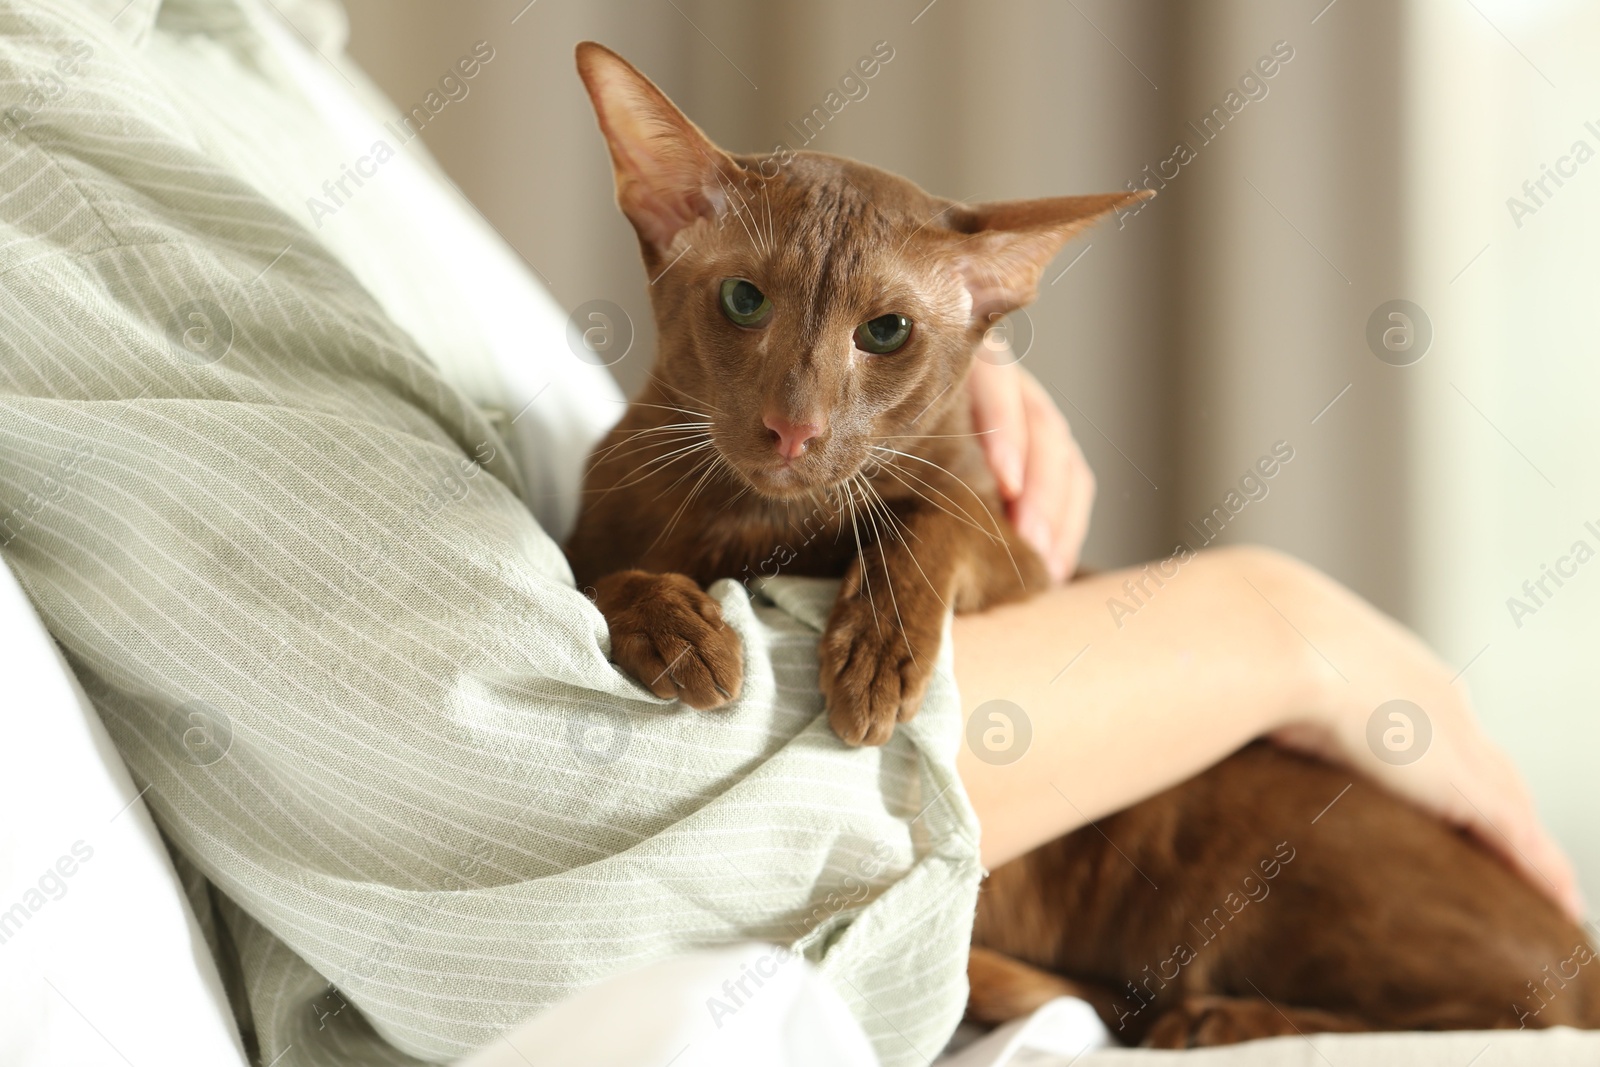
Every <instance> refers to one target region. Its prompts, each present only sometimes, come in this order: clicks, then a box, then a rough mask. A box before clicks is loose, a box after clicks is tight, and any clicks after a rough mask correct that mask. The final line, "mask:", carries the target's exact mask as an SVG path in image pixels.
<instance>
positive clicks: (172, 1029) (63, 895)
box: [0, 564, 244, 1067]
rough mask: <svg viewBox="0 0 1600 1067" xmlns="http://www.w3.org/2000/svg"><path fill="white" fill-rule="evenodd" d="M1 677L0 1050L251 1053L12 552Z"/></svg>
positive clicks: (2, 585) (141, 809)
mask: <svg viewBox="0 0 1600 1067" xmlns="http://www.w3.org/2000/svg"><path fill="white" fill-rule="evenodd" d="M0 679H4V683H3V684H4V690H3V692H4V700H5V705H4V706H5V710H6V731H5V742H4V744H0V816H3V817H0V1005H3V1007H0V1064H4V1065H5V1067H64V1065H68V1064H70V1065H72V1067H98V1065H100V1064H106V1065H108V1067H110V1065H115V1067H127V1064H128V1063H129V1062H132V1063H135V1064H140V1065H143V1064H157V1063H165V1064H206V1065H208V1067H223V1065H225V1064H243V1063H244V1052H243V1049H242V1048H241V1047H240V1045H239V1037H238V1032H237V1030H236V1029H235V1027H234V1023H233V1013H232V1012H231V1011H230V1010H229V1008H228V1004H227V998H226V997H225V996H224V995H223V992H222V982H221V979H220V978H219V977H218V975H217V969H216V966H215V964H213V963H212V960H211V954H210V952H209V951H208V950H207V948H206V944H205V941H204V940H203V938H202V937H201V934H200V928H199V926H198V925H197V924H196V922H195V918H194V915H193V913H192V912H191V911H190V909H189V905H188V902H187V901H186V900H185V898H184V896H183V892H182V890H181V889H180V887H179V885H178V876H177V874H176V872H175V871H174V870H173V868H172V861H171V860H170V859H169V858H168V856H167V850H166V846H164V845H163V844H162V842H161V838H160V835H159V834H157V832H156V828H155V824H154V823H153V822H151V820H150V813H149V811H148V810H147V809H146V808H145V806H144V802H143V801H139V800H134V797H135V795H136V794H137V793H138V787H137V786H135V785H134V784H133V782H132V780H131V779H130V778H129V776H128V771H127V768H126V767H124V766H123V763H122V760H121V759H120V758H119V757H118V756H117V750H116V748H115V747H114V746H113V745H112V743H111V738H110V737H109V736H107V734H106V729H105V727H104V726H102V725H101V723H100V719H99V717H98V716H97V715H95V713H94V710H93V708H91V707H90V706H89V703H88V701H87V700H86V699H85V698H84V695H83V692H82V690H81V689H79V687H78V683H77V682H76V681H75V680H74V679H73V677H72V674H71V672H70V671H68V670H67V667H66V664H65V663H64V662H62V659H61V653H60V652H59V651H57V649H56V646H55V642H53V641H52V640H51V639H50V635H49V634H47V633H46V632H45V629H44V625H43V624H42V623H41V622H40V621H39V617H38V616H37V615H36V614H35V613H34V611H33V608H32V607H31V606H30V605H29V603H28V600H27V597H26V596H24V595H23V592H22V589H21V587H20V586H18V585H17V580H16V577H15V576H14V575H13V574H12V573H11V569H10V568H9V567H7V566H5V565H4V564H0ZM130 801H132V803H130ZM74 846H77V852H76V855H74V851H73V849H74ZM63 857H65V858H66V861H65V862H63ZM58 863H61V866H60V867H59V868H58V867H57V866H56V865H57V864H58ZM65 871H71V872H72V873H71V874H70V875H65V874H64V872H65ZM41 879H43V880H44V885H43V886H42V887H41V884H40V883H41ZM30 903H32V904H36V905H38V907H37V910H32V909H31V908H30V907H29V904H30ZM17 908H21V909H23V911H22V912H18V911H17V910H16V909H17ZM24 912H25V913H26V917H24V916H23V913H24Z"/></svg>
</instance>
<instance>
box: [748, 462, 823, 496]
mask: <svg viewBox="0 0 1600 1067" xmlns="http://www.w3.org/2000/svg"><path fill="white" fill-rule="evenodd" d="M739 473H740V474H741V475H742V476H743V477H744V480H745V481H746V482H748V483H749V484H750V488H751V489H753V490H755V492H756V494H757V495H758V496H762V497H765V498H767V499H768V500H779V501H792V500H802V499H811V498H815V497H816V496H817V495H818V494H820V493H823V492H825V491H826V490H827V489H828V488H830V487H831V485H832V483H831V482H819V481H818V480H817V479H816V477H815V476H813V475H808V474H805V473H803V472H801V471H800V470H797V469H796V468H794V467H792V466H787V465H785V466H775V467H767V468H764V469H761V470H756V471H748V470H745V471H740V472H739Z"/></svg>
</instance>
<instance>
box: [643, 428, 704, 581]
mask: <svg viewBox="0 0 1600 1067" xmlns="http://www.w3.org/2000/svg"><path fill="white" fill-rule="evenodd" d="M721 458H722V456H721V454H720V453H716V452H713V453H712V454H711V458H710V459H709V460H707V461H706V463H705V464H704V466H705V472H704V473H703V474H701V475H700V477H699V479H698V480H697V481H696V482H695V483H694V486H693V488H691V489H690V490H689V492H688V493H687V494H685V495H684V498H683V502H682V503H680V504H679V505H678V508H677V510H676V511H674V512H673V513H672V518H671V519H669V520H668V521H667V525H666V526H665V527H663V528H662V530H661V532H660V533H659V534H657V535H656V539H655V540H654V541H652V542H650V547H649V548H647V549H645V550H644V553H643V554H644V555H647V556H648V555H649V554H650V553H651V552H652V551H654V549H655V547H656V545H658V544H660V543H661V542H662V541H664V540H665V539H666V538H668V537H670V536H672V531H673V530H675V529H677V528H678V523H679V521H680V520H682V518H683V516H684V514H685V513H686V512H687V511H688V510H689V505H690V504H692V503H694V498H695V497H697V496H699V495H700V490H701V489H703V488H705V484H706V481H707V479H709V478H710V477H711V476H712V475H714V474H716V473H717V463H718V461H719V460H721ZM698 469H699V468H698V467H695V468H691V470H690V471H689V474H693V473H694V471H695V470H698ZM684 477H688V475H684ZM678 481H679V482H681V481H683V478H679V479H678ZM677 484H678V482H674V483H673V485H677Z"/></svg>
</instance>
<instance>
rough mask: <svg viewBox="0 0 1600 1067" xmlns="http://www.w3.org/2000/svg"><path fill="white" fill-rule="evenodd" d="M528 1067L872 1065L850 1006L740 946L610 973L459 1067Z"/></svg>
mask: <svg viewBox="0 0 1600 1067" xmlns="http://www.w3.org/2000/svg"><path fill="white" fill-rule="evenodd" d="M757 972H760V974H765V975H767V977H765V978H759V975H757ZM753 975H755V977H752V976H753ZM758 980H759V981H760V984H759V986H758V985H757V984H756V983H757V981H758ZM741 982H742V990H741V988H740V987H739V985H738V984H739V983H741ZM741 992H743V993H745V994H748V995H745V996H741ZM713 1004H716V1005H717V1007H716V1008H713V1007H712V1005H713ZM731 1004H737V1005H738V1007H737V1008H736V1009H734V1010H733V1011H732V1012H731V1013H729V1012H728V1011H727V1009H726V1008H725V1007H722V1006H723V1005H731ZM530 1063H536V1064H538V1065H539V1067H637V1065H640V1064H651V1065H655V1064H667V1063H671V1064H672V1067H749V1065H751V1064H760V1065H761V1067H876V1065H877V1063H878V1060H877V1057H876V1056H874V1055H873V1053H872V1046H871V1045H869V1044H868V1043H867V1038H866V1035H865V1034H864V1033H862V1031H861V1027H860V1026H858V1025H857V1024H856V1021H855V1019H854V1017H853V1016H852V1015H851V1014H850V1009H849V1008H847V1007H845V1004H844V1001H842V1000H840V999H839V995H838V994H837V993H835V992H834V991H833V988H832V987H831V986H830V985H829V984H828V983H827V982H826V981H824V980H823V979H822V978H821V977H820V976H819V975H818V974H817V972H816V969H815V968H813V967H812V966H811V965H810V964H809V963H807V962H806V961H805V960H804V959H802V958H799V957H797V956H793V955H787V954H785V953H784V952H783V950H782V949H779V948H776V947H774V946H772V945H763V944H749V945H737V946H733V947H730V948H725V949H718V950H715V951H708V952H695V953H690V954H687V955H683V956H678V957H676V958H674V959H670V960H663V961H661V962H659V963H655V964H651V965H650V966H648V967H644V968H641V969H640V970H637V971H632V972H630V973H628V974H623V975H618V976H616V977H614V978H611V979H609V980H607V981H606V982H603V983H601V984H600V985H597V986H593V987H591V988H589V989H586V990H584V991H583V992H581V993H579V994H577V995H576V996H573V997H569V998H568V999H566V1000H565V1001H563V1002H562V1003H560V1004H558V1005H556V1006H555V1007H553V1008H551V1009H550V1010H548V1011H546V1012H545V1013H543V1014H542V1015H539V1016H537V1017H535V1018H534V1019H532V1020H530V1021H529V1022H527V1023H524V1024H523V1025H522V1026H520V1027H518V1028H517V1029H516V1030H515V1031H514V1032H513V1033H511V1034H509V1035H508V1036H506V1037H504V1038H502V1039H501V1040H499V1041H496V1042H494V1043H493V1044H492V1045H490V1046H489V1047H488V1048H486V1049H484V1050H483V1051H482V1052H480V1053H478V1054H477V1055H475V1056H472V1057H469V1058H468V1059H466V1060H464V1061H462V1063H461V1064H460V1065H459V1067H526V1065H527V1064H530Z"/></svg>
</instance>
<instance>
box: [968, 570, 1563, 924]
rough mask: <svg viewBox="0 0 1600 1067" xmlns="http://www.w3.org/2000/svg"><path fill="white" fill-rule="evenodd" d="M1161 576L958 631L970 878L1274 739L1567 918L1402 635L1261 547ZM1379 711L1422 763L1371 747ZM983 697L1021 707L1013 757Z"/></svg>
mask: <svg viewBox="0 0 1600 1067" xmlns="http://www.w3.org/2000/svg"><path fill="white" fill-rule="evenodd" d="M1174 562H1175V561H1174ZM1172 570H1173V564H1172V563H1168V564H1167V566H1166V569H1165V571H1163V570H1161V569H1158V567H1157V566H1156V565H1154V564H1152V565H1149V566H1147V567H1143V568H1139V569H1130V570H1124V571H1114V572H1111V573H1107V574H1100V575H1094V576H1092V577H1088V578H1083V579H1080V580H1078V581H1075V582H1072V583H1070V584H1069V585H1066V586H1063V587H1059V588H1056V589H1053V590H1052V591H1050V592H1049V593H1047V594H1045V595H1043V596H1039V597H1036V598H1034V599H1032V600H1029V601H1026V602H1024V603H1021V604H1014V605H1008V606H1005V607H1001V608H996V609H994V610H992V611H988V612H985V613H982V614H977V615H965V616H960V617H958V618H957V619H956V620H955V624H954V644H955V650H954V651H955V673H956V680H957V682H958V683H959V686H960V689H961V699H962V704H963V711H964V713H965V715H966V716H967V717H968V718H969V719H970V717H971V716H972V715H973V713H974V712H980V715H979V721H978V724H977V726H976V727H975V728H974V727H973V725H972V724H971V723H970V722H969V724H968V727H969V728H968V730H967V739H966V741H965V743H964V745H963V747H962V750H961V753H960V757H959V759H958V767H959V769H960V773H961V778H962V782H963V783H964V784H965V786H966V788H967V792H968V794H969V796H970V797H971V799H972V803H973V806H974V807H975V809H976V810H977V813H978V819H979V822H980V823H981V824H982V827H983V842H982V856H983V862H984V864H985V866H987V867H990V868H993V867H996V866H998V865H1000V864H1001V863H1004V862H1005V861H1007V860H1009V859H1013V858H1015V857H1017V856H1020V855H1022V854H1023V853H1024V852H1027V851H1028V850H1030V849H1032V848H1035V847H1036V846H1038V845H1040V844H1043V843H1044V842H1046V841H1049V840H1051V839H1053V838H1056V837H1059V836H1060V835H1062V834H1064V833H1068V832H1070V831H1072V830H1075V829H1077V828H1078V827H1080V826H1083V825H1084V824H1085V823H1087V822H1089V821H1091V820H1095V819H1098V818H1100V817H1102V816H1105V815H1108V814H1110V813H1111V812H1114V811H1117V810H1120V809H1122V808H1124V807H1127V806H1128V805H1130V804H1133V803H1135V802H1137V801H1139V800H1141V799H1143V798H1145V797H1147V796H1150V795H1152V794H1154V793H1156V792H1159V791H1160V790H1162V789H1164V788H1166V787H1168V786H1170V785H1173V784H1175V783H1177V782H1180V781H1183V780H1184V779H1186V778H1189V777H1191V776H1192V775H1194V774H1197V773H1199V772H1200V771H1202V770H1204V769H1205V768H1206V767H1209V766H1211V765H1212V764H1214V763H1216V762H1217V761H1218V760H1220V759H1222V758H1223V757H1224V756H1226V755H1228V754H1229V753H1230V752H1233V751H1234V750H1235V749H1237V748H1239V747H1240V746H1241V745H1243V744H1245V743H1246V742H1248V741H1250V740H1251V739H1253V738H1256V737H1260V736H1263V735H1266V734H1274V735H1275V736H1277V737H1278V739H1279V740H1280V741H1283V742H1285V743H1288V744H1292V745H1293V746H1294V747H1296V748H1300V749H1302V750H1305V751H1308V752H1312V753H1313V754H1316V755H1320V756H1323V757H1324V758H1327V759H1330V760H1333V761H1335V762H1341V763H1345V764H1347V765H1350V766H1352V767H1354V768H1357V769H1359V770H1360V771H1361V772H1362V773H1364V774H1366V775H1368V776H1369V777H1371V778H1374V779H1376V780H1378V781H1379V782H1381V783H1382V784H1384V785H1386V786H1387V787H1388V788H1390V789H1392V790H1394V791H1395V792H1397V793H1399V794H1401V795H1402V796H1405V797H1408V798H1409V799H1411V800H1412V801H1413V802H1415V803H1418V804H1420V805H1422V806H1423V807H1424V808H1426V809H1428V810H1430V811H1433V812H1435V813H1436V814H1438V815H1440V816H1442V817H1443V818H1445V819H1448V820H1449V821H1451V822H1452V823H1455V824H1458V825H1462V826H1465V827H1467V828H1468V829H1470V830H1471V831H1472V832H1473V833H1475V834H1477V835H1478V836H1479V837H1480V839H1482V840H1483V842H1484V843H1485V844H1487V845H1489V846H1490V847H1491V848H1493V849H1494V850H1495V851H1497V852H1499V853H1500V854H1501V855H1502V856H1504V857H1505V858H1506V859H1507V861H1508V862H1510V863H1511V864H1512V865H1513V866H1515V867H1516V868H1518V869H1519V870H1520V871H1522V873H1523V874H1524V875H1525V876H1527V877H1528V878H1529V880H1530V881H1532V882H1533V883H1534V884H1535V885H1536V886H1538V887H1539V888H1540V889H1542V890H1544V891H1545V892H1547V893H1549V894H1550V895H1551V896H1552V897H1554V898H1556V899H1557V900H1558V901H1559V902H1560V903H1562V904H1563V905H1564V906H1565V907H1566V908H1567V909H1568V910H1569V911H1576V910H1577V909H1579V908H1580V906H1581V905H1580V903H1579V901H1578V895H1577V891H1576V884H1575V881H1574V879H1573V875H1572V871H1571V867H1570V864H1569V863H1568V862H1567V860H1566V857H1565V856H1564V855H1563V854H1562V852H1561V850H1560V848H1559V847H1558V846H1556V844H1555V843H1554V841H1553V840H1552V839H1551V838H1550V837H1549V835H1548V834H1547V833H1546V832H1545V831H1544V829H1543V828H1542V827H1541V826H1540V825H1539V822H1538V818H1537V815H1536V814H1535V812H1534V809H1533V805H1532V802H1531V800H1530V798H1529V795H1528V793H1527V791H1526V789H1525V788H1524V787H1523V785H1522V783H1521V780H1520V779H1519V777H1518V776H1517V774H1516V771H1515V770H1514V768H1513V767H1512V766H1511V764H1510V762H1509V761H1508V760H1507V759H1506V757H1505V756H1504V755H1503V754H1502V753H1501V752H1500V751H1499V749H1497V748H1496V747H1495V746H1494V745H1492V744H1491V743H1490V742H1489V741H1488V740H1487V739H1486V738H1485V737H1484V736H1483V734H1482V733H1481V731H1480V730H1479V729H1478V727H1477V725H1476V722H1475V721H1474V718H1473V715H1472V712H1471V707H1470V702H1469V700H1468V698H1467V695H1466V691H1465V687H1464V686H1463V685H1461V684H1460V683H1459V682H1457V681H1456V679H1455V678H1454V673H1455V672H1453V671H1452V670H1450V669H1449V668H1448V667H1446V666H1445V665H1444V664H1442V663H1441V662H1439V660H1438V659H1437V657H1435V656H1434V655H1433V654H1432V653H1431V652H1429V651H1428V649H1427V648H1426V647H1425V646H1424V645H1423V644H1422V643H1421V642H1420V641H1418V640H1417V638H1416V637H1415V636H1413V635H1412V634H1410V633H1408V632H1407V631H1406V630H1404V629H1403V628H1402V627H1400V626H1399V625H1398V624H1396V623H1395V622H1393V621H1392V620H1390V619H1388V618H1386V617H1385V616H1383V615H1382V614H1381V613H1379V612H1378V611H1376V610H1375V609H1373V608H1372V607H1371V606H1370V605H1368V604H1366V603H1365V602H1364V601H1362V600H1360V599H1359V598H1357V597H1356V596H1354V595H1353V594H1351V593H1350V592H1348V591H1347V590H1345V589H1343V588H1342V587H1340V586H1338V585H1337V584H1336V583H1334V582H1332V581H1330V580H1329V579H1327V578H1326V577H1324V576H1323V575H1321V574H1319V573H1318V572H1316V571H1315V570H1314V569H1312V568H1310V567H1307V566H1305V565H1304V564H1301V563H1298V562H1296V561H1294V560H1291V559H1289V558H1288V557H1285V556H1282V555H1279V554H1277V553H1274V552H1270V551H1266V550H1262V549H1254V548H1231V549H1221V550H1217V551H1212V552H1203V553H1199V554H1195V555H1191V556H1189V557H1188V558H1187V560H1186V561H1185V562H1183V563H1182V564H1181V565H1179V566H1177V568H1176V573H1175V574H1173V573H1171V572H1172ZM1394 699H1405V700H1409V701H1412V702H1413V703H1415V704H1416V705H1418V706H1419V707H1420V708H1421V709H1423V713H1424V714H1425V715H1426V716H1427V717H1428V719H1429V722H1430V724H1431V728H1432V737H1431V741H1430V742H1429V747H1428V749H1427V751H1426V753H1425V755H1424V756H1423V757H1422V758H1420V759H1418V760H1416V761H1415V762H1413V763H1410V764H1406V765H1401V766H1396V765H1394V764H1392V763H1388V762H1385V761H1384V760H1382V759H1380V758H1379V757H1378V755H1377V754H1376V753H1375V752H1374V751H1372V750H1371V749H1370V748H1369V747H1368V743H1367V722H1368V719H1369V717H1370V716H1371V715H1372V713H1373V712H1374V711H1375V710H1376V709H1377V708H1378V706H1379V705H1380V704H1383V703H1385V702H1387V701H1389V700H1394ZM996 700H1003V701H1009V702H1011V703H1012V704H1015V705H1016V706H1017V707H1019V708H1020V709H1021V711H1022V714H1023V715H1025V716H1026V719H1027V727H1028V728H1029V729H1031V739H1030V740H1029V741H1028V742H1027V746H1026V750H1025V752H1023V754H1022V755H1021V757H1020V758H1017V759H1015V760H1014V761H1013V762H1005V760H1007V759H1011V758H1012V757H1013V756H1015V754H1016V752H1017V751H1018V749H1019V748H1020V747H1021V746H1020V743H1019V739H1020V738H1021V737H1022V735H1023V729H1022V727H1021V724H1020V718H1021V717H1020V716H1017V715H1016V714H1015V713H1012V712H1010V711H1009V710H1008V709H1006V708H1005V707H1004V706H998V707H995V706H991V707H985V706H984V705H986V704H988V702H990V701H996ZM995 714H999V715H1000V716H1002V717H1001V718H993V717H992V716H993V715H995ZM1007 717H1009V718H1011V719H1013V720H1018V721H1013V722H1009V723H1008V722H1006V721H1005V718H1007ZM986 731H988V736H987V740H988V741H989V742H991V743H992V744H993V747H992V748H991V747H990V745H989V744H986V743H985V733H986ZM1008 731H1009V732H1008ZM1008 742H1009V744H1008Z"/></svg>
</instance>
